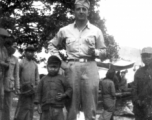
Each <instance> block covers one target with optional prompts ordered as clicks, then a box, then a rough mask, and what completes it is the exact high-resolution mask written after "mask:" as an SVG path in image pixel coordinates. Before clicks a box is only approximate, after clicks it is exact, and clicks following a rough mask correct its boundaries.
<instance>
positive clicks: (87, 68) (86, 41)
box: [48, 0, 106, 120]
mask: <svg viewBox="0 0 152 120" xmlns="http://www.w3.org/2000/svg"><path fill="white" fill-rule="evenodd" d="M89 8H90V2H89V0H76V1H75V7H74V15H75V22H74V23H72V24H69V25H67V26H65V27H63V28H60V30H59V31H58V33H57V34H56V36H55V37H54V38H53V39H52V40H50V42H49V45H48V50H49V52H50V53H51V54H54V55H58V53H59V51H58V46H59V45H62V43H63V42H64V43H65V48H66V52H67V56H68V57H67V62H66V63H65V62H64V61H62V65H61V67H62V68H63V69H65V71H66V75H67V76H68V82H69V83H70V85H71V86H72V88H73V96H72V100H71V102H68V108H67V110H68V120H75V119H76V117H77V114H78V113H79V112H80V111H83V112H84V115H85V119H88V120H91V119H92V117H94V115H93V113H94V112H96V107H97V98H98V86H99V74H98V67H97V65H96V62H95V58H96V57H98V58H102V57H103V56H104V55H105V54H106V47H105V44H104V38H103V34H102V32H101V30H100V29H99V28H97V27H96V26H94V25H93V24H91V23H90V22H89V20H88V16H89Z"/></svg>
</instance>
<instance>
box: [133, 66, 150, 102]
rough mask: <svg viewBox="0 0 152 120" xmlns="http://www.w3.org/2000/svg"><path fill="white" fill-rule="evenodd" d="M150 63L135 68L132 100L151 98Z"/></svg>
mask: <svg viewBox="0 0 152 120" xmlns="http://www.w3.org/2000/svg"><path fill="white" fill-rule="evenodd" d="M151 93H152V65H151V66H149V67H148V68H147V67H142V68H139V69H138V70H137V72H136V73H135V76H134V85H133V101H134V102H135V101H136V100H141V101H143V100H144V99H146V98H152V94H151Z"/></svg>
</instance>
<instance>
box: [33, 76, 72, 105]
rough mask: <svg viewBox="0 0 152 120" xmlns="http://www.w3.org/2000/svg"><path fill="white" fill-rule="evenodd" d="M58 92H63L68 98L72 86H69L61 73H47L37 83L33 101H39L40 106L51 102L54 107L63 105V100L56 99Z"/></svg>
mask: <svg viewBox="0 0 152 120" xmlns="http://www.w3.org/2000/svg"><path fill="white" fill-rule="evenodd" d="M58 93H65V94H66V95H67V96H68V97H69V98H70V97H71V95H72V88H71V87H70V86H69V84H68V82H67V81H66V78H65V77H64V76H62V75H57V76H54V77H51V76H49V75H47V76H45V77H43V78H42V79H41V81H40V83H39V85H38V89H37V93H36V97H35V103H39V104H41V105H42V107H43V106H44V105H46V104H51V105H53V106H54V107H63V106H64V100H60V101H58V100H56V96H57V94H58Z"/></svg>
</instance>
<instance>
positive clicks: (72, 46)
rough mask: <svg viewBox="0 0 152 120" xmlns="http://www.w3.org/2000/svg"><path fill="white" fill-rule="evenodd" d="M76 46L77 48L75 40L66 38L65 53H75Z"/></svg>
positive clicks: (77, 44)
mask: <svg viewBox="0 0 152 120" xmlns="http://www.w3.org/2000/svg"><path fill="white" fill-rule="evenodd" d="M78 46H79V43H78V41H76V39H73V38H67V39H66V49H67V51H70V52H74V51H77V49H78Z"/></svg>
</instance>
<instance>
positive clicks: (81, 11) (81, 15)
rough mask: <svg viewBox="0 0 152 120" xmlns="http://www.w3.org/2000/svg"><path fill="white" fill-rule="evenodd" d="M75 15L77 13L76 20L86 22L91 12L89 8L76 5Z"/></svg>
mask: <svg viewBox="0 0 152 120" xmlns="http://www.w3.org/2000/svg"><path fill="white" fill-rule="evenodd" d="M74 13H75V19H76V20H80V21H84V20H87V17H88V15H89V10H88V8H86V7H84V6H82V5H75V10H74Z"/></svg>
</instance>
